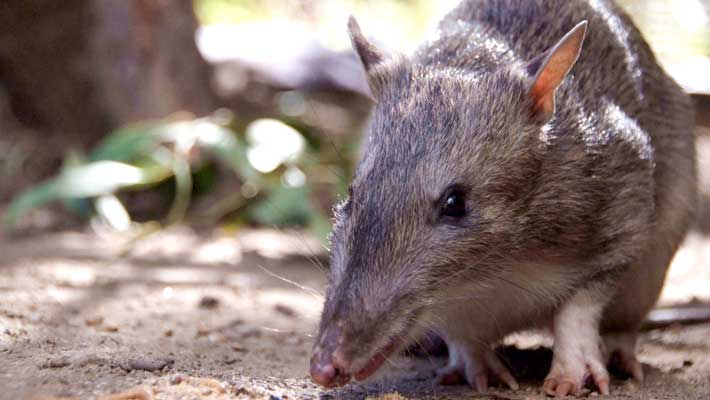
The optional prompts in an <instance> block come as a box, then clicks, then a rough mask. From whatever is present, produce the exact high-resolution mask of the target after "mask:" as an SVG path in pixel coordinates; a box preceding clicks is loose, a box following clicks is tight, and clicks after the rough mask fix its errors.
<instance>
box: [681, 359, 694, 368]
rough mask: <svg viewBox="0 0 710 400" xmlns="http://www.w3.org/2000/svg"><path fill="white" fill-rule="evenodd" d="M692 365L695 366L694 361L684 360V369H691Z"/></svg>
mask: <svg viewBox="0 0 710 400" xmlns="http://www.w3.org/2000/svg"><path fill="white" fill-rule="evenodd" d="M692 365H693V361H692V360H683V366H684V367H690V366H692Z"/></svg>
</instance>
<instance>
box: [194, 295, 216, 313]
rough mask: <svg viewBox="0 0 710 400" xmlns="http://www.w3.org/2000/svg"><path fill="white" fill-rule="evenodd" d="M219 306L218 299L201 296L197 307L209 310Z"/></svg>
mask: <svg viewBox="0 0 710 400" xmlns="http://www.w3.org/2000/svg"><path fill="white" fill-rule="evenodd" d="M218 306H219V299H217V298H216V297H213V296H202V298H201V299H200V303H199V304H198V307H200V308H204V309H207V310H211V309H213V308H217V307H218Z"/></svg>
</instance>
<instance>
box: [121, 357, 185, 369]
mask: <svg viewBox="0 0 710 400" xmlns="http://www.w3.org/2000/svg"><path fill="white" fill-rule="evenodd" d="M174 362H175V360H171V359H162V360H145V359H139V360H132V361H129V362H128V365H127V366H126V367H127V368H124V369H128V370H139V371H148V372H153V371H160V370H162V369H164V368H165V367H167V366H169V365H172V364H173V363H174Z"/></svg>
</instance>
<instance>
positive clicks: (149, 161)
mask: <svg viewBox="0 0 710 400" xmlns="http://www.w3.org/2000/svg"><path fill="white" fill-rule="evenodd" d="M455 3H456V1H455V0H443V1H426V0H385V1H383V0H380V1H374V0H343V1H325V0H300V1H296V0H260V1H257V0H194V1H190V0H154V1H145V0H141V1H139V0H130V1H116V0H71V1H62V2H57V1H53V0H21V1H18V0H16V1H4V2H3V3H2V5H1V6H0V204H1V205H0V211H2V213H3V214H2V215H3V222H4V226H5V228H6V229H5V233H7V232H8V229H11V230H14V231H15V232H17V231H20V232H22V231H23V230H24V231H27V230H28V229H30V230H31V229H47V228H50V227H54V228H56V227H58V226H66V225H77V224H82V223H84V222H86V221H93V223H96V224H99V225H101V226H108V227H110V228H111V229H114V230H119V231H136V229H137V232H139V233H140V232H145V231H146V230H148V231H151V230H156V229H160V227H163V226H166V225H171V224H175V223H177V222H187V223H189V224H193V225H204V226H213V225H215V224H222V225H225V226H234V227H237V226H241V225H245V224H246V225H259V226H278V227H282V226H298V227H304V228H306V229H309V230H311V231H312V232H313V233H314V234H315V235H316V236H318V237H321V238H324V237H325V236H326V234H327V232H328V230H329V220H328V218H329V215H330V209H331V206H332V204H333V203H334V201H336V200H337V199H338V197H339V196H340V195H341V194H342V193H343V192H344V190H345V188H346V187H347V183H348V180H349V177H350V175H351V172H352V166H353V163H354V162H355V161H356V159H357V148H358V141H359V136H360V131H361V129H362V125H363V122H364V120H365V118H366V116H367V113H368V109H369V107H370V101H369V100H368V99H367V96H366V93H367V89H366V84H365V81H364V77H363V76H362V72H361V70H360V67H359V64H358V62H357V60H356V59H355V57H354V55H353V53H352V52H351V50H350V47H349V41H348V37H347V34H346V30H345V24H346V19H347V16H348V15H350V14H353V15H356V16H357V17H358V18H359V20H360V22H361V25H362V26H363V27H364V29H365V31H366V33H367V34H368V35H369V36H371V37H372V38H373V39H374V40H376V41H377V42H378V43H379V44H380V45H381V46H382V47H384V48H386V49H389V50H392V51H404V52H409V51H412V50H413V49H414V48H415V46H416V45H417V43H419V42H420V41H421V40H422V38H423V37H424V36H425V34H426V32H427V31H431V30H432V29H433V28H434V24H435V23H436V22H437V21H438V20H439V18H440V17H441V16H442V15H443V14H444V13H445V12H446V11H447V10H449V9H450V8H451V7H453V5H455ZM619 3H620V4H621V5H622V6H623V7H624V8H625V9H626V10H627V11H628V12H629V14H630V15H631V16H632V18H633V19H634V21H635V22H636V23H637V24H638V26H639V27H640V29H641V30H642V31H643V33H644V34H645V36H646V38H647V40H648V41H649V42H650V44H651V46H652V47H653V49H654V50H655V52H656V54H657V55H658V57H659V59H660V60H661V62H662V64H663V65H664V66H665V67H666V69H667V70H668V71H669V72H670V73H671V74H672V75H673V76H674V77H675V78H676V80H678V81H679V82H680V83H681V84H682V85H683V86H684V87H685V88H686V89H687V90H688V91H689V92H690V93H692V94H693V95H694V98H695V100H696V102H697V103H698V107H699V109H698V117H699V118H698V119H699V123H701V124H705V125H706V126H707V125H708V123H709V122H708V119H710V117H709V116H708V111H707V107H708V97H707V96H708V94H710V73H708V71H710V23H709V22H708V14H709V13H708V8H709V7H710V2H708V1H706V0H674V1H665V0H625V1H619Z"/></svg>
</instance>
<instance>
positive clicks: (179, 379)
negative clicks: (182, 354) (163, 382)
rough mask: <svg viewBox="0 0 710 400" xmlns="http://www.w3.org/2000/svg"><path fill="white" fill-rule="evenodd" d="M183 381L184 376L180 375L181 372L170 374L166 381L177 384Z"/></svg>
mask: <svg viewBox="0 0 710 400" xmlns="http://www.w3.org/2000/svg"><path fill="white" fill-rule="evenodd" d="M184 381H185V376H184V375H182V374H176V375H173V376H171V377H170V379H169V380H168V382H169V383H170V384H171V385H179V384H181V383H183V382H184Z"/></svg>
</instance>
